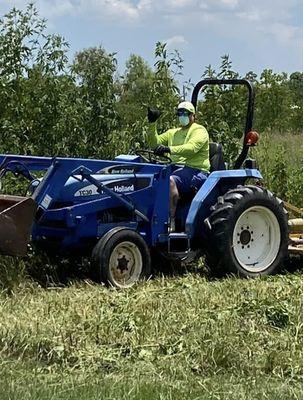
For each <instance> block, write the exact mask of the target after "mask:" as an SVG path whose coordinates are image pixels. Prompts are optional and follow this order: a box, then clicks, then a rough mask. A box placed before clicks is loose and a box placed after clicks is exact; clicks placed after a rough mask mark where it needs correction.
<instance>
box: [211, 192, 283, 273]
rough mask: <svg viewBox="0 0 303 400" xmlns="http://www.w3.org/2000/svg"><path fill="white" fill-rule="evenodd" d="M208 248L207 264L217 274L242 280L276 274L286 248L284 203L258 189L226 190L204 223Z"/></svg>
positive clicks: (269, 193) (281, 263)
mask: <svg viewBox="0 0 303 400" xmlns="http://www.w3.org/2000/svg"><path fill="white" fill-rule="evenodd" d="M207 224H208V226H209V228H210V245H209V248H208V252H207V257H206V263H207V264H208V266H209V267H210V269H212V270H213V271H215V272H216V273H219V274H223V273H226V272H230V273H235V274H237V275H240V276H244V277H255V276H259V275H269V274H275V273H277V272H278V271H279V269H280V267H281V266H282V265H283V261H284V259H285V258H286V255H287V248H288V218H287V212H286V210H285V209H284V207H283V202H282V201H281V200H279V199H278V198H276V197H275V196H274V195H273V194H272V193H271V192H270V191H268V190H266V189H263V188H260V187H257V186H239V187H237V188H236V189H233V190H229V191H228V192H227V193H226V194H225V195H224V196H222V197H220V198H219V199H218V202H217V204H216V205H215V206H213V207H212V214H211V215H210V217H209V218H208V220H207Z"/></svg>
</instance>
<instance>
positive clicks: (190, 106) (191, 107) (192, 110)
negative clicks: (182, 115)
mask: <svg viewBox="0 0 303 400" xmlns="http://www.w3.org/2000/svg"><path fill="white" fill-rule="evenodd" d="M180 109H183V110H187V111H189V112H190V113H193V114H194V113H195V107H194V105H193V104H192V103H191V102H190V101H182V103H180V104H179V105H178V110H180Z"/></svg>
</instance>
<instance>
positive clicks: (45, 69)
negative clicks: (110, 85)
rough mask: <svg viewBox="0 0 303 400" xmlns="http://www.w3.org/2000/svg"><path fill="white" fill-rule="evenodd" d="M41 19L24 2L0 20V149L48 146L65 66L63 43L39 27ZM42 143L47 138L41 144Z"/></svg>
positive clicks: (41, 149) (29, 149)
mask: <svg viewBox="0 0 303 400" xmlns="http://www.w3.org/2000/svg"><path fill="white" fill-rule="evenodd" d="M45 29H46V24H45V20H43V19H41V18H39V16H38V13H37V10H36V9H35V7H34V6H33V5H32V4H29V5H28V6H27V8H26V10H25V11H20V10H17V9H15V8H13V9H12V11H10V12H9V13H8V14H6V15H5V16H4V17H3V18H2V19H1V24H0V89H1V90H0V109H1V111H0V135H1V152H10V153H12V152H15V153H19V152H22V153H40V154H41V153H42V154H45V153H47V152H48V151H51V150H52V148H51V146H52V143H53V142H54V141H51V139H52V128H53V126H54V124H55V123H56V119H57V104H58V102H59V96H60V93H61V92H62V82H63V81H62V79H58V75H62V76H63V74H64V70H65V68H66V66H67V56H66V52H67V47H68V45H67V43H66V42H65V41H64V39H63V38H62V37H61V36H58V35H47V34H46V33H45ZM45 143H48V146H47V147H46V145H45Z"/></svg>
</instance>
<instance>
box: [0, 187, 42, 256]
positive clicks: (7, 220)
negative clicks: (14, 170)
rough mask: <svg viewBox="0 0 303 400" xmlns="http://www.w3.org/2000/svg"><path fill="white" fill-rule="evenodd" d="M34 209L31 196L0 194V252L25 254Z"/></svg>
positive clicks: (35, 208) (13, 254)
mask: <svg viewBox="0 0 303 400" xmlns="http://www.w3.org/2000/svg"><path fill="white" fill-rule="evenodd" d="M36 210H37V204H36V203H35V201H34V200H33V199H32V198H31V197H20V196H8V195H0V254H4V255H10V256H24V255H25V254H26V252H27V244H28V242H29V240H30V232H31V226H32V223H33V219H34V215H35V213H36Z"/></svg>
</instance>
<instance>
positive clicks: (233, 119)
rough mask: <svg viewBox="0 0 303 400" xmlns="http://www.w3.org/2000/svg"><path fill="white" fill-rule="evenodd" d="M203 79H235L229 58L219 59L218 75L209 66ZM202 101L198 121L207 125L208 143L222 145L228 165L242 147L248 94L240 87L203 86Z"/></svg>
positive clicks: (235, 74)
mask: <svg viewBox="0 0 303 400" xmlns="http://www.w3.org/2000/svg"><path fill="white" fill-rule="evenodd" d="M202 77H203V78H218V79H235V78H239V74H238V73H237V72H235V71H234V70H233V69H232V62H231V61H230V59H229V56H228V55H225V56H223V57H221V65H220V69H219V71H218V72H217V71H216V70H214V69H213V68H212V66H211V65H209V66H208V67H207V68H206V69H205V71H204V73H203V76H202ZM203 96H204V98H203V99H202V100H199V102H198V107H197V119H198V122H201V123H202V124H203V125H205V126H206V128H207V129H208V132H209V134H210V138H211V140H213V141H215V142H219V143H222V145H223V148H224V156H225V160H226V161H228V162H229V163H230V164H231V165H232V164H233V163H234V161H235V160H236V158H237V155H238V153H239V151H240V148H241V146H242V142H241V140H240V138H242V137H243V134H244V126H245V117H246V108H247V91H246V89H245V88H243V87H239V86H237V87H236V86H232V87H231V86H229V85H221V86H205V88H204V89H203Z"/></svg>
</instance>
